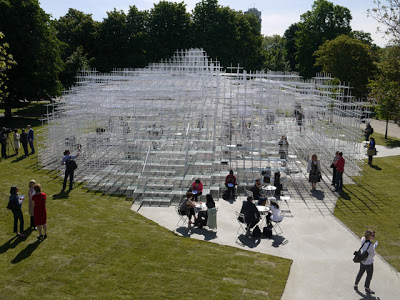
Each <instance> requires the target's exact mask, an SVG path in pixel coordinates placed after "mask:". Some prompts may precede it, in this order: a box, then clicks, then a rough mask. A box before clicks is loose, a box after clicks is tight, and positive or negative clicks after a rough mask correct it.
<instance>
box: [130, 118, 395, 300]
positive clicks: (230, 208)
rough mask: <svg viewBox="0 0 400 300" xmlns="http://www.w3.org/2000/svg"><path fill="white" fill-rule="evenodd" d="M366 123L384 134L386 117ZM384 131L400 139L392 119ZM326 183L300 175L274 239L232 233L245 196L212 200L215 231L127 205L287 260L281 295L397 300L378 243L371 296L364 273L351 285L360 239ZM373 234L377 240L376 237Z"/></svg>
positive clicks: (194, 234) (288, 299)
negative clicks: (313, 184)
mask: <svg viewBox="0 0 400 300" xmlns="http://www.w3.org/2000/svg"><path fill="white" fill-rule="evenodd" d="M371 125H372V127H374V130H375V132H379V133H382V134H384V130H385V126H386V125H385V122H383V121H377V120H371ZM364 127H365V125H363V126H362V128H364ZM389 136H392V137H396V138H400V127H398V126H397V125H396V124H393V123H391V125H390V128H389ZM377 150H378V155H377V157H384V156H393V155H400V148H393V149H389V148H386V147H384V146H377ZM329 183H330V179H329V178H323V181H322V182H321V183H319V184H318V187H317V191H314V192H313V191H310V186H309V183H308V182H307V180H306V177H304V178H303V180H300V182H299V183H298V184H296V185H295V186H293V187H292V188H290V189H289V191H288V192H287V193H286V195H289V196H290V198H291V199H290V200H289V201H288V202H284V201H280V203H281V208H282V209H289V210H290V212H291V216H286V217H285V218H284V220H283V221H282V223H281V228H282V230H283V233H281V234H280V235H275V236H274V238H273V239H266V238H263V237H262V238H261V239H253V238H251V237H247V236H245V235H243V234H242V233H239V234H238V233H237V230H238V228H239V224H238V223H237V221H236V216H235V212H238V211H240V208H241V205H242V201H243V200H244V199H245V197H244V196H241V197H238V199H237V201H235V202H232V203H231V202H228V201H224V200H220V201H218V202H217V208H218V230H216V231H212V230H207V229H198V228H193V227H187V226H186V227H178V226H176V225H177V222H178V220H179V217H178V216H177V215H176V212H175V207H157V208H156V207H141V208H140V209H139V207H138V205H133V206H132V210H134V211H137V210H138V209H139V211H138V212H139V213H140V214H142V215H143V216H145V217H146V218H148V219H151V220H153V221H154V222H156V223H158V224H159V225H160V226H163V227H165V228H167V229H169V230H171V231H174V232H176V233H178V234H180V235H182V236H186V237H190V238H195V239H199V240H205V241H209V242H213V243H218V244H221V245H229V246H233V247H237V248H241V249H246V250H249V251H254V252H261V253H266V254H271V255H276V256H279V257H285V258H290V259H292V260H293V264H292V268H291V271H290V275H289V279H288V281H287V284H286V288H285V291H284V294H283V297H282V299H285V300H297V299H299V300H304V299H335V300H336V299H345V300H352V299H354V300H356V299H385V300H397V299H399V297H400V296H399V294H400V274H399V273H398V272H397V271H395V270H393V268H392V267H391V266H390V265H389V264H387V263H386V261H384V260H383V259H382V258H381V257H380V256H379V255H378V254H379V246H378V248H377V253H378V254H377V255H376V256H375V263H374V275H373V278H372V282H371V288H372V289H373V290H375V292H376V295H374V296H372V295H367V294H366V293H365V292H364V289H363V284H364V280H365V275H364V277H363V278H362V280H361V282H360V284H359V286H360V289H359V291H355V290H353V284H354V279H355V276H356V275H357V272H358V268H359V265H358V264H355V263H353V261H352V258H353V255H352V254H353V252H354V251H355V250H356V249H358V248H359V247H360V238H359V237H358V236H355V235H354V233H352V232H351V231H350V230H349V229H348V228H347V227H346V226H344V225H343V224H342V223H341V222H340V221H339V220H337V219H336V218H335V217H334V216H333V215H332V214H333V210H334V208H335V205H336V201H337V195H336V194H335V193H334V192H333V189H332V186H331V185H330V184H329ZM264 222H265V221H264ZM376 239H377V240H379V236H377V237H376ZM266 271H267V270H266Z"/></svg>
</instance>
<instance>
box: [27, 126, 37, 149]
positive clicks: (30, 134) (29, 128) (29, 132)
mask: <svg viewBox="0 0 400 300" xmlns="http://www.w3.org/2000/svg"><path fill="white" fill-rule="evenodd" d="M26 128H27V129H28V143H29V147H31V154H35V147H34V145H33V141H34V140H35V136H34V132H33V129H32V128H31V125H28V126H26Z"/></svg>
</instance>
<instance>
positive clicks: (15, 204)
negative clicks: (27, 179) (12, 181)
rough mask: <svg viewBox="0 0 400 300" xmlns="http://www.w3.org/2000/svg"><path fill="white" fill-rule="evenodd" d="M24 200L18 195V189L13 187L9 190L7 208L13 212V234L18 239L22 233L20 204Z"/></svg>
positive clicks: (22, 222) (22, 223) (22, 216)
mask: <svg viewBox="0 0 400 300" xmlns="http://www.w3.org/2000/svg"><path fill="white" fill-rule="evenodd" d="M23 201H24V199H23V198H22V197H20V196H19V195H18V187H17V186H13V187H11V189H10V198H9V201H8V205H7V208H8V209H10V210H11V211H12V212H13V215H14V233H16V234H17V236H18V237H20V238H23V237H25V235H24V234H23V232H24V215H23V214H22V210H21V207H22V202H23ZM18 220H19V233H18Z"/></svg>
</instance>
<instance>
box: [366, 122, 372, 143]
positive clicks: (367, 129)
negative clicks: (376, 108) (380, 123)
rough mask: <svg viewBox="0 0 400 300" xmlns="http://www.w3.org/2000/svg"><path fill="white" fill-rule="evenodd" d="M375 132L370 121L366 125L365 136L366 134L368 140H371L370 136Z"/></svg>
mask: <svg viewBox="0 0 400 300" xmlns="http://www.w3.org/2000/svg"><path fill="white" fill-rule="evenodd" d="M373 133H374V129H373V128H372V126H371V124H370V123H367V126H366V127H365V130H364V136H365V141H366V142H368V141H369V136H370V135H371V134H373Z"/></svg>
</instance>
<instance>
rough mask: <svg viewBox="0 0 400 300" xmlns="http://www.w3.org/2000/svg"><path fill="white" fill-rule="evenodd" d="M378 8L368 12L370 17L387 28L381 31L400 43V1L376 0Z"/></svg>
mask: <svg viewBox="0 0 400 300" xmlns="http://www.w3.org/2000/svg"><path fill="white" fill-rule="evenodd" d="M374 3H375V5H376V7H374V8H372V9H369V10H368V15H369V16H371V17H373V18H374V19H375V20H377V21H378V22H379V23H381V24H383V25H384V26H385V28H384V29H383V30H382V29H381V28H378V30H379V31H381V32H383V33H384V34H386V35H387V36H389V37H390V38H392V39H394V40H396V41H397V43H399V42H400V18H399V15H400V0H384V1H383V0H374Z"/></svg>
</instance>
